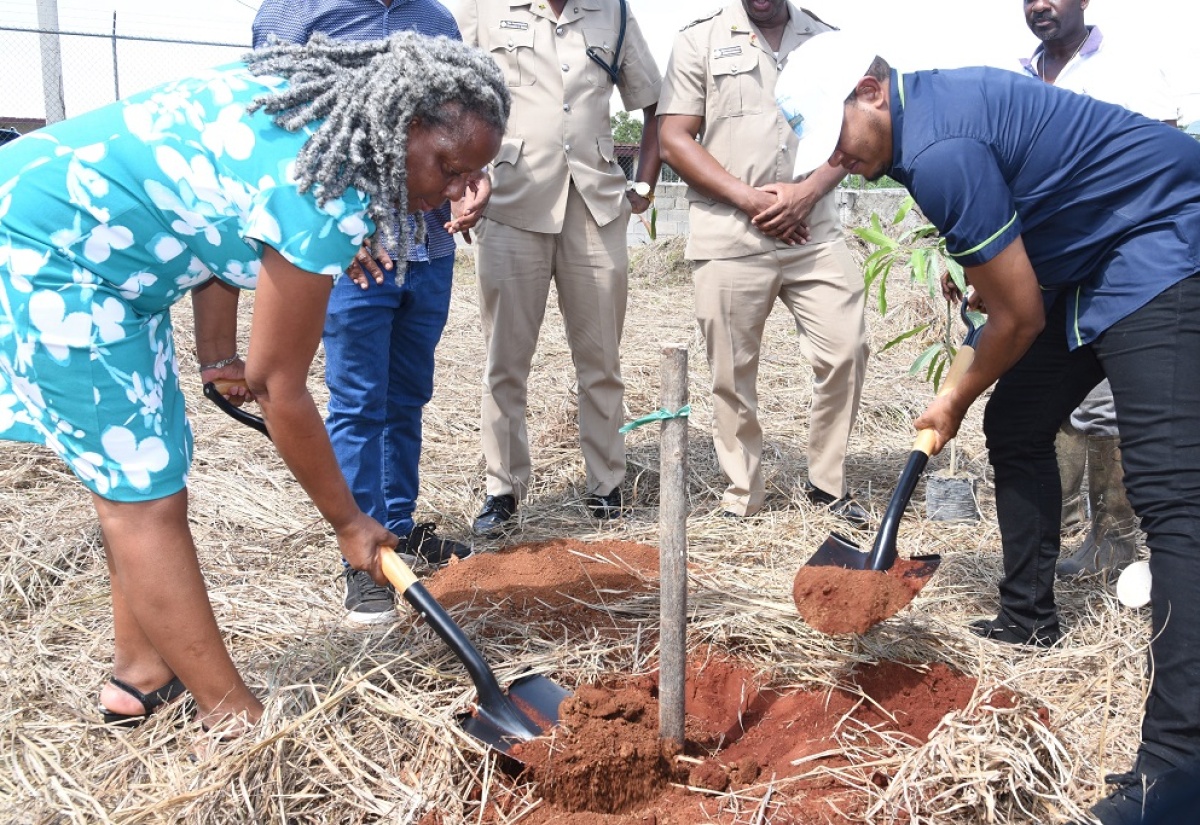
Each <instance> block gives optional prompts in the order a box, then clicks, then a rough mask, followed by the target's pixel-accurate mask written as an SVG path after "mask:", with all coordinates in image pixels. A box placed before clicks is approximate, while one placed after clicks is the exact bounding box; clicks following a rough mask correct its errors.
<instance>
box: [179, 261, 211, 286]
mask: <svg viewBox="0 0 1200 825" xmlns="http://www.w3.org/2000/svg"><path fill="white" fill-rule="evenodd" d="M212 277H213V272H212V270H211V269H209V268H208V267H207V266H205V265H204V262H203V261H201V260H200V259H199V258H197V257H196V256H195V255H193V256H192V259H191V260H190V261H188V267H187V272H185V273H184V274H182V275H178V276H176V278H175V285H176V286H177V287H179V288H180V289H181V290H183V291H184V292H186V291H187V290H189V289H194V288H196V287H198V286H200V284H202V283H204V282H205V281H207V280H208V279H210V278H212Z"/></svg>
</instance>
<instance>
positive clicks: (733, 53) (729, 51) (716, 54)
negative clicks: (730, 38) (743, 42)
mask: <svg viewBox="0 0 1200 825" xmlns="http://www.w3.org/2000/svg"><path fill="white" fill-rule="evenodd" d="M741 53H742V47H741V46H725V47H723V48H720V49H713V59H714V60H719V59H720V58H722V57H737V56H738V55H739V54H741Z"/></svg>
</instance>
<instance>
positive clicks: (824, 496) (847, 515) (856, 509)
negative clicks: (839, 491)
mask: <svg viewBox="0 0 1200 825" xmlns="http://www.w3.org/2000/svg"><path fill="white" fill-rule="evenodd" d="M804 495H805V496H806V497H807V498H808V500H809V501H811V502H812V503H813V504H816V505H818V506H822V507H826V508H828V510H829V512H831V513H833V514H834V515H835V516H837V517H838V518H840V519H841V520H842V521H844V522H846V523H847V524H849V525H850V526H851V527H857V528H858V529H860V530H861V529H863V528H864V527H869V526H870V525H871V514H870V513H868V512H867V510H866V508H865V507H863V506H862V505H861V504H859V503H858V502H857V501H855V500H854V498H853V496H850V495H844V496H842V497H841V498H837V497H836V496H834V495H833V494H832V493H827V492H825V491H824V490H822V489H821V488H820V487H814V486H813V485H812V484H805V485H804Z"/></svg>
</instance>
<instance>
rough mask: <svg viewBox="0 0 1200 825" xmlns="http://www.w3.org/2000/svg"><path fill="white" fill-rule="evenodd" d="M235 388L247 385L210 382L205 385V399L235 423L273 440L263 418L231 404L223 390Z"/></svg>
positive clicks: (221, 380)
mask: <svg viewBox="0 0 1200 825" xmlns="http://www.w3.org/2000/svg"><path fill="white" fill-rule="evenodd" d="M235 386H245V384H244V383H243V382H241V381H226V380H224V379H219V380H217V381H209V382H207V383H206V384H205V385H204V397H205V398H207V399H208V400H209V401H211V402H213V403H214V404H216V405H217V406H218V407H220V408H221V411H222V412H224V413H225V414H226V415H228V416H229V417H230V418H232V419H233V420H234V421H237V422H238V423H239V424H245V425H246V426H247V427H251V428H252V429H255V430H258V431H259V432H260V433H262V434H263V435H265V436H266V437H267V439H268V440H269V439H270V438H271V434H270V433H269V432H267V422H266V421H263V420H262V418H261V417H259V416H257V415H253V414H251V413H248V412H246V411H245V410H243V409H242V408H241V407H236V406H234V405H233V404H231V403H230V402H229V399H228V398H226V397H225V394H224V392H223V390H227V389H229V388H230V387H235Z"/></svg>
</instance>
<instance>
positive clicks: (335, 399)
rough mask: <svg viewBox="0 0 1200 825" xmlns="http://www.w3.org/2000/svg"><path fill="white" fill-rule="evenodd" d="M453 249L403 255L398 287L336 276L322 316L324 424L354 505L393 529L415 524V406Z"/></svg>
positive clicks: (424, 382) (421, 397) (444, 303)
mask: <svg viewBox="0 0 1200 825" xmlns="http://www.w3.org/2000/svg"><path fill="white" fill-rule="evenodd" d="M453 277H454V256H453V255H448V256H445V257H442V258H435V259H433V260H432V261H427V262H426V261H410V262H409V264H408V272H407V274H406V275H405V281H404V285H403V286H396V284H395V283H394V282H393V281H392V280H391V279H390V278H386V279H385V282H384V283H383V284H382V285H381V284H374V283H373V284H371V286H370V288H368V289H365V290H364V289H361V288H359V287H358V286H356V285H355V284H354V282H353V281H351V280H350V279H349V278H347V277H341V278H338V279H337V282H336V283H335V284H334V287H333V293H332V294H331V295H330V296H329V311H328V314H327V315H326V318H325V332H324V337H323V339H322V340H323V342H324V345H325V384H326V386H327V387H328V388H329V415H328V417H327V418H326V419H325V427H326V429H327V430H328V431H329V440H330V441H331V442H332V443H333V452H334V455H335V456H337V460H338V464H339V466H340V467H341V468H342V473H343V475H345V476H346V482H347V483H348V484H349V485H350V491H351V492H352V493H353V494H354V500H355V501H356V502H357V503H358V506H359V508H360V509H361V510H362V511H363V512H364V513H366V514H367V515H369V516H371V517H372V518H374V519H375V520H377V521H379V522H380V523H381V524H383V525H385V526H386V527H387V528H388V529H389V530H391V531H392V532H393V533H395V534H396V535H398V536H406V535H408V534H409V533H410V532H412V529H413V519H412V514H413V510H414V509H415V508H416V503H417V491H418V487H419V485H420V476H419V469H418V468H419V465H420V461H421V410H422V408H423V407H424V406H425V404H426V403H428V401H429V399H430V398H431V397H432V396H433V352H434V349H435V348H436V347H437V344H438V341H440V340H441V337H442V329H443V328H444V327H445V326H446V317H447V315H448V314H449V312H450V288H451V285H452V283H453Z"/></svg>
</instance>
